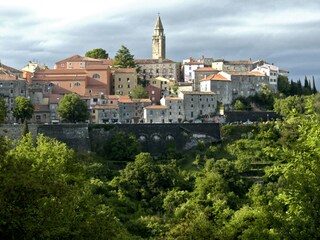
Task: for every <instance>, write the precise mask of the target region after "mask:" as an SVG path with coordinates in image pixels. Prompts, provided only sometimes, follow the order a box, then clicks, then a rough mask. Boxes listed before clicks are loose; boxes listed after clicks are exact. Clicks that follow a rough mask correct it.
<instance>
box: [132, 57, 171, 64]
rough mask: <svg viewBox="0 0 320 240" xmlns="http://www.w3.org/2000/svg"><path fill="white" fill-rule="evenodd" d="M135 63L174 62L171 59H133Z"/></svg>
mask: <svg viewBox="0 0 320 240" xmlns="http://www.w3.org/2000/svg"><path fill="white" fill-rule="evenodd" d="M134 61H135V63H136V64H161V63H175V62H174V61H172V60H171V59H167V58H165V59H162V60H159V59H135V60H134Z"/></svg>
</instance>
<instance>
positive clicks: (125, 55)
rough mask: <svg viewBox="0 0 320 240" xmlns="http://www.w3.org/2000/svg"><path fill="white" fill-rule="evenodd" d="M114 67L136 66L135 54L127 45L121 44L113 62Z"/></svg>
mask: <svg viewBox="0 0 320 240" xmlns="http://www.w3.org/2000/svg"><path fill="white" fill-rule="evenodd" d="M112 66H113V68H135V67H136V63H135V62H134V55H132V54H131V53H130V51H129V49H128V48H127V47H126V46H123V45H122V46H121V48H120V49H119V50H118V52H117V54H116V56H115V57H114V61H113V64H112Z"/></svg>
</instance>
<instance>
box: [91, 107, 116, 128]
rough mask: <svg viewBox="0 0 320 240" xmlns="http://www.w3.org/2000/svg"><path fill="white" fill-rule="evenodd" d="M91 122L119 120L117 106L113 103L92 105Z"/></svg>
mask: <svg viewBox="0 0 320 240" xmlns="http://www.w3.org/2000/svg"><path fill="white" fill-rule="evenodd" d="M91 122H92V123H97V124H102V123H117V122H119V107H118V106H117V105H114V104H100V105H94V106H92V114H91Z"/></svg>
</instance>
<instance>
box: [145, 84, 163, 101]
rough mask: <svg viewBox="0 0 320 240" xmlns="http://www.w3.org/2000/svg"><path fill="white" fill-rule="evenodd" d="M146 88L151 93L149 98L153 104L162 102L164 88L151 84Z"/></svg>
mask: <svg viewBox="0 0 320 240" xmlns="http://www.w3.org/2000/svg"><path fill="white" fill-rule="evenodd" d="M146 90H147V91H148V94H149V99H150V100H151V103H152V104H160V99H161V96H162V89H160V88H158V87H155V86H152V85H149V86H147V87H146Z"/></svg>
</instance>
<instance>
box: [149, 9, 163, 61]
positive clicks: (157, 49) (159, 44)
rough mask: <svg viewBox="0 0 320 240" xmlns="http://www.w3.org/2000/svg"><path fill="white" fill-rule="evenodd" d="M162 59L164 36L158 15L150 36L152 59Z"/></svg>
mask: <svg viewBox="0 0 320 240" xmlns="http://www.w3.org/2000/svg"><path fill="white" fill-rule="evenodd" d="M164 58H166V36H165V35H164V29H163V26H162V22H161V18H160V15H158V18H157V22H156V25H155V27H154V30H153V35H152V59H164Z"/></svg>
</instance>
